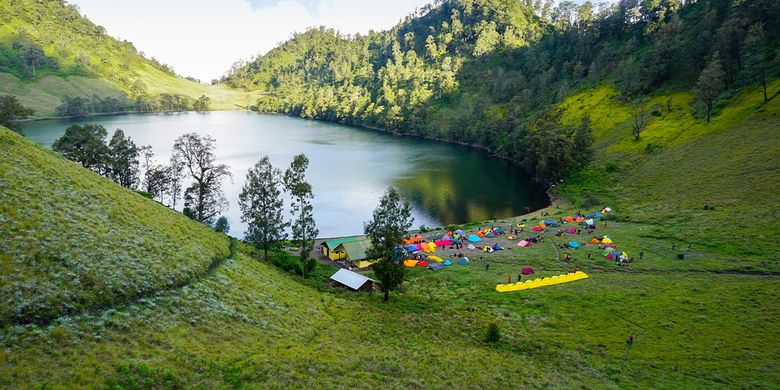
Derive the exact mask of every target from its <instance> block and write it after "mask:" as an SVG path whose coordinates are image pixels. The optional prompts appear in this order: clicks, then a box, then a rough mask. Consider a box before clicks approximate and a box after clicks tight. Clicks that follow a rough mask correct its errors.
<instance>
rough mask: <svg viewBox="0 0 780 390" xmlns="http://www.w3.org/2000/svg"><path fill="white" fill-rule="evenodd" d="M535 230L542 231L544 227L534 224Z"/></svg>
mask: <svg viewBox="0 0 780 390" xmlns="http://www.w3.org/2000/svg"><path fill="white" fill-rule="evenodd" d="M533 230H534V231H535V232H541V231H542V228H541V227H539V226H534V229H533Z"/></svg>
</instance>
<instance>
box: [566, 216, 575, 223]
mask: <svg viewBox="0 0 780 390" xmlns="http://www.w3.org/2000/svg"><path fill="white" fill-rule="evenodd" d="M564 221H566V222H574V217H572V216H568V217H566V219H564Z"/></svg>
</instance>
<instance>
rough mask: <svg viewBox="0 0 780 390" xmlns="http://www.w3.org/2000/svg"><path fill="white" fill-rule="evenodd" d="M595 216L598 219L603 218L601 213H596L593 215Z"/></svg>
mask: <svg viewBox="0 0 780 390" xmlns="http://www.w3.org/2000/svg"><path fill="white" fill-rule="evenodd" d="M593 216H594V217H596V218H601V213H600V212H598V211H596V212H595V213H593Z"/></svg>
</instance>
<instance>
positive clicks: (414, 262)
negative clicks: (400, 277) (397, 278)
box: [404, 259, 417, 267]
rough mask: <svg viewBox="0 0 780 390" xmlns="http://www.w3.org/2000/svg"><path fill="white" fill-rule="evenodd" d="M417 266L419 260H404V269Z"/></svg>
mask: <svg viewBox="0 0 780 390" xmlns="http://www.w3.org/2000/svg"><path fill="white" fill-rule="evenodd" d="M416 265H417V260H412V259H408V260H404V267H414V266H416Z"/></svg>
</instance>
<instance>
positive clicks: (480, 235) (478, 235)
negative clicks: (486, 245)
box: [477, 230, 485, 237]
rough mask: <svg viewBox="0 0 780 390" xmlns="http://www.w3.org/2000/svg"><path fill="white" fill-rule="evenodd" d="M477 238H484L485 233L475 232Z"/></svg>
mask: <svg viewBox="0 0 780 390" xmlns="http://www.w3.org/2000/svg"><path fill="white" fill-rule="evenodd" d="M477 237H485V232H483V231H481V230H480V231H478V232H477Z"/></svg>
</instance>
